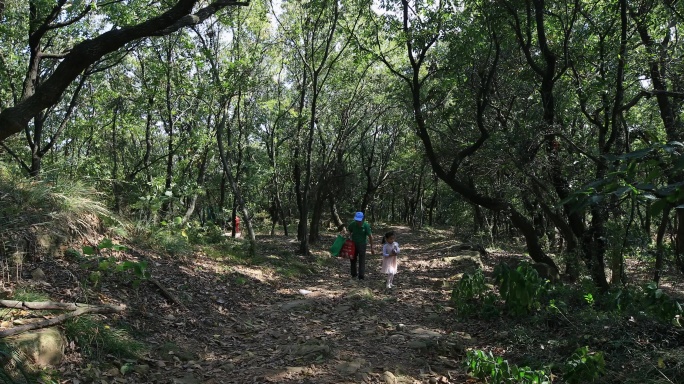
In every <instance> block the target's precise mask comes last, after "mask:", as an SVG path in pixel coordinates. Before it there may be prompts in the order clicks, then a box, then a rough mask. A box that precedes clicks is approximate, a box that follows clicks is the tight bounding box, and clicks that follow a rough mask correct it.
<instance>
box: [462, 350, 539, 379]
mask: <svg viewBox="0 0 684 384" xmlns="http://www.w3.org/2000/svg"><path fill="white" fill-rule="evenodd" d="M465 365H466V370H467V372H468V374H470V375H471V376H473V377H476V378H478V379H488V380H487V382H491V383H493V384H498V383H521V384H546V383H550V382H551V379H550V378H549V376H548V375H547V374H546V372H545V371H543V370H534V369H531V368H529V367H518V366H517V365H515V364H509V363H508V361H507V360H504V359H503V358H502V357H501V356H494V355H493V354H492V353H491V352H488V353H486V352H484V351H480V350H474V351H468V352H467V353H466V358H465Z"/></svg>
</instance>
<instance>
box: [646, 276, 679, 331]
mask: <svg viewBox="0 0 684 384" xmlns="http://www.w3.org/2000/svg"><path fill="white" fill-rule="evenodd" d="M644 303H645V306H646V307H647V308H648V309H649V310H650V311H651V312H652V313H654V314H655V315H656V316H658V318H660V319H661V320H663V321H668V322H672V323H673V324H674V325H677V326H681V325H682V324H681V319H682V315H684V311H683V310H682V305H681V304H680V303H679V302H678V301H676V300H674V299H672V298H671V297H670V296H668V295H667V294H665V293H664V292H663V290H662V289H660V288H658V285H657V284H656V283H655V282H651V283H649V284H648V285H647V286H646V287H644Z"/></svg>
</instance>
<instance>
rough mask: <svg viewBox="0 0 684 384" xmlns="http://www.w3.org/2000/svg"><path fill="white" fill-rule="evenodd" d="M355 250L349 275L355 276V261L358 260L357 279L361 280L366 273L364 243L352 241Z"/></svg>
mask: <svg viewBox="0 0 684 384" xmlns="http://www.w3.org/2000/svg"><path fill="white" fill-rule="evenodd" d="M354 246H355V247H356V250H355V251H354V260H352V261H351V275H352V278H354V277H356V276H357V274H356V261H357V260H358V262H359V273H358V276H359V280H363V278H364V275H365V274H366V243H363V244H360V243H354Z"/></svg>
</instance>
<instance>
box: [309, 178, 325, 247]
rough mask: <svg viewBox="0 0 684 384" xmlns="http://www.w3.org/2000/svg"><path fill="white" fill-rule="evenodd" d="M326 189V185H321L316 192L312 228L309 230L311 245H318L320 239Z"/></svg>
mask: <svg viewBox="0 0 684 384" xmlns="http://www.w3.org/2000/svg"><path fill="white" fill-rule="evenodd" d="M324 189H325V186H324V185H319V187H318V190H317V191H316V201H315V202H314V206H313V211H312V215H311V228H309V244H316V243H317V242H318V240H319V238H320V232H321V220H322V218H323V207H324V206H325V201H326V196H325V195H326V193H325V191H324Z"/></svg>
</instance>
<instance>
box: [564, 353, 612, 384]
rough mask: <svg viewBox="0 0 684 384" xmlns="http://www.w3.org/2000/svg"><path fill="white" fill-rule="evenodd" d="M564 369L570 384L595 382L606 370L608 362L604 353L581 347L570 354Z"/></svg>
mask: <svg viewBox="0 0 684 384" xmlns="http://www.w3.org/2000/svg"><path fill="white" fill-rule="evenodd" d="M563 371H564V372H563V378H564V379H565V380H566V381H567V382H568V383H570V384H577V383H593V382H595V381H596V380H597V379H598V378H599V377H600V376H601V375H602V374H603V373H604V372H605V371H606V362H605V360H604V359H603V353H601V352H591V353H590V352H589V348H588V347H581V348H577V350H575V352H574V353H573V354H572V356H570V358H569V359H568V361H567V362H566V363H565V368H564V370H563Z"/></svg>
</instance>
